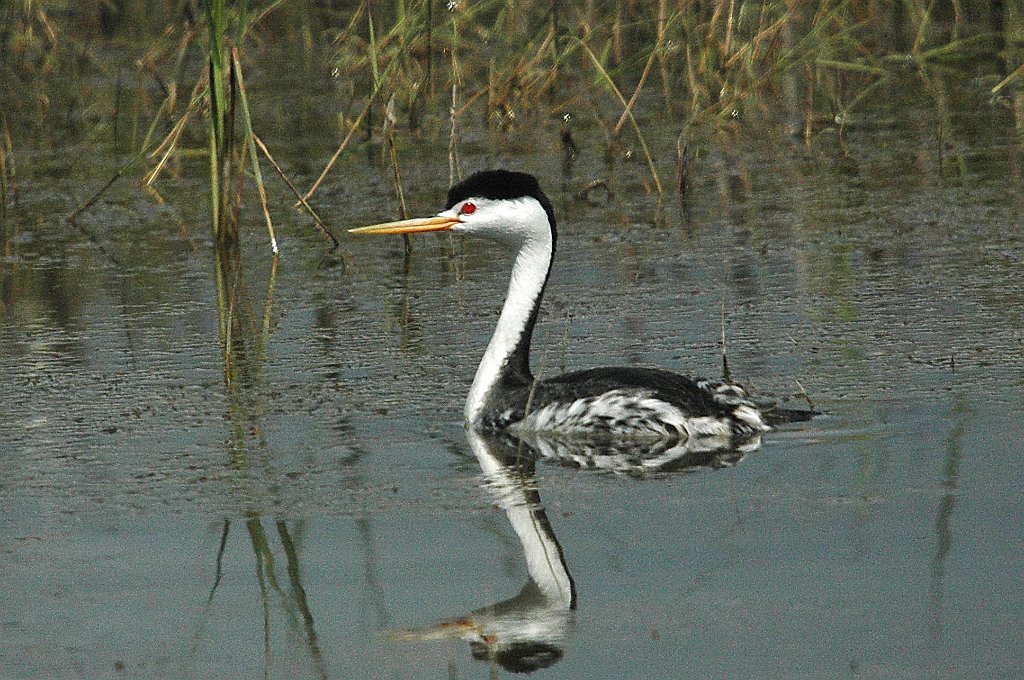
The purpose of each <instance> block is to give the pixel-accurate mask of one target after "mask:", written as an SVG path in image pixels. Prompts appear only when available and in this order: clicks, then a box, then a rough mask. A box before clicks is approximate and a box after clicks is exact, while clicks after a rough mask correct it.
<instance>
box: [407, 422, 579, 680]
mask: <svg viewBox="0 0 1024 680" xmlns="http://www.w3.org/2000/svg"><path fill="white" fill-rule="evenodd" d="M467 436H468V439H469V445H470V448H471V449H472V450H473V453H474V454H475V455H476V458H477V461H478V462H479V463H480V468H481V470H482V471H483V480H484V483H483V485H484V487H485V488H486V489H487V490H488V491H489V492H490V493H491V495H492V497H493V498H494V502H495V504H496V505H497V506H498V507H500V508H501V509H502V510H504V511H505V514H506V515H507V516H508V519H509V522H510V523H511V524H512V529H513V530H514V531H515V532H516V535H517V536H518V537H519V540H520V542H521V543H522V546H523V555H524V556H525V558H526V568H527V571H528V572H529V574H530V578H529V580H528V581H527V583H526V585H525V586H523V589H522V590H521V591H519V594H518V595H516V596H515V597H512V598H509V599H507V600H502V601H500V602H496V603H494V604H492V605H489V606H487V607H482V608H480V609H477V610H476V611H474V612H472V613H471V614H469V615H467V616H464V617H461V618H458V619H453V620H449V621H443V622H441V623H439V624H437V625H435V626H430V627H428V628H420V629H415V630H407V631H401V632H398V633H394V634H392V636H391V637H392V638H394V639H406V640H412V639H416V640H427V639H442V638H460V639H463V640H466V641H467V642H469V643H470V648H471V650H472V653H473V656H474V657H475V658H477V659H480V660H483V661H488V662H491V663H496V664H498V665H500V666H501V667H503V668H505V669H506V670H509V671H513V672H520V673H521V672H530V671H533V670H537V669H540V668H545V667H547V666H550V665H552V664H554V663H556V662H557V661H558V660H560V659H561V658H562V656H563V654H564V653H565V652H564V650H565V646H566V644H567V643H568V640H569V638H570V637H571V635H572V632H573V630H574V628H575V610H576V586H575V584H574V583H573V580H572V576H571V575H570V574H569V569H568V566H567V565H566V562H565V557H564V555H563V553H562V546H561V545H559V543H558V539H557V538H556V537H555V533H554V531H553V530H552V528H551V524H550V522H548V518H547V515H546V513H545V512H544V506H543V505H542V504H541V500H540V495H539V494H538V493H537V488H536V485H535V484H534V475H533V470H534V462H533V461H534V456H535V454H534V453H533V452H525V453H524V452H523V451H521V450H519V449H518V448H517V447H516V446H513V445H512V443H511V442H510V441H500V440H497V439H492V438H489V437H485V436H484V435H481V434H480V433H477V432H473V431H469V432H468V433H467Z"/></svg>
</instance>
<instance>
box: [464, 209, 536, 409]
mask: <svg viewBox="0 0 1024 680" xmlns="http://www.w3.org/2000/svg"><path fill="white" fill-rule="evenodd" d="M553 250H554V248H553V243H552V240H551V232H550V231H549V230H548V229H547V228H545V229H543V230H538V231H537V232H534V233H532V234H530V235H529V236H528V237H527V238H526V239H525V240H524V241H523V243H522V246H521V247H520V249H519V254H518V255H516V261H515V264H514V265H513V266H512V279H511V281H510V282H509V284H508V293H507V294H506V296H505V304H504V305H503V306H502V308H501V315H500V316H499V317H498V326H497V328H495V329H494V335H493V336H492V337H491V341H490V343H489V344H488V345H487V350H486V351H485V352H484V357H483V359H482V360H481V361H480V366H479V368H477V370H476V377H475V378H474V379H473V386H472V387H471V388H470V390H469V396H468V397H467V398H466V410H465V415H466V422H467V423H469V424H470V425H475V424H476V423H477V422H479V420H480V417H481V415H482V413H483V409H484V407H485V406H486V404H487V399H488V397H489V396H490V394H491V393H492V391H493V390H494V388H495V387H496V386H497V385H498V384H499V383H500V382H501V381H502V380H511V381H515V382H516V383H519V384H523V383H526V384H529V382H531V381H532V380H533V375H532V374H531V373H530V336H531V335H532V334H533V324H534V322H535V321H536V319H537V310H538V308H539V307H540V299H541V296H542V295H543V294H544V285H545V283H546V282H547V278H548V272H549V271H550V269H551V258H552V255H553V254H554V252H553Z"/></svg>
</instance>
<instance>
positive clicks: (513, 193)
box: [444, 170, 557, 240]
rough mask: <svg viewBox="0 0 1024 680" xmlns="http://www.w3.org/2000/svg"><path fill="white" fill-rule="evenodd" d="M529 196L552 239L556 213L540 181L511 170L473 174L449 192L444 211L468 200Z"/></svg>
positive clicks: (483, 171) (554, 233) (484, 171)
mask: <svg viewBox="0 0 1024 680" xmlns="http://www.w3.org/2000/svg"><path fill="white" fill-rule="evenodd" d="M524 196H530V197H532V198H535V199H537V202H538V203H540V205H541V207H542V208H544V212H546V213H547V214H548V222H550V223H551V237H552V239H553V240H554V239H555V238H556V237H557V232H556V230H555V210H554V208H553V207H551V201H549V200H548V197H547V196H546V195H545V194H544V192H543V191H542V190H541V188H540V184H539V183H538V182H537V178H536V177H534V176H533V175H528V174H526V173H525V172H513V171H511V170H482V171H480V172H476V173H473V174H472V175H470V176H469V177H467V178H466V179H464V180H462V181H461V182H459V183H458V184H456V185H455V186H453V187H452V188H451V189H449V190H448V201H447V203H445V206H444V209H445V210H448V209H449V208H451V207H452V206H453V205H455V204H456V203H460V202H462V201H465V200H466V199H467V198H489V199H491V200H495V201H500V200H508V199H513V198H523V197H524Z"/></svg>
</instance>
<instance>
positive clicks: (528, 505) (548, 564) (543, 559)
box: [468, 431, 576, 610]
mask: <svg viewBox="0 0 1024 680" xmlns="http://www.w3.org/2000/svg"><path fill="white" fill-rule="evenodd" d="M468 439H469V445H470V447H471V448H472V449H473V453H474V454H476V458H477V462H479V463H480V469H481V470H482V471H483V473H484V477H485V478H486V479H487V489H488V490H489V491H490V492H491V494H492V496H493V497H494V500H495V502H496V504H497V505H498V506H499V507H500V508H501V509H502V510H504V511H505V514H507V515H508V519H509V522H511V524H512V528H513V529H514V530H515V532H516V535H517V536H518V537H519V540H520V542H522V544H523V555H524V556H525V557H526V569H527V571H528V572H529V573H530V578H531V579H532V580H533V582H534V583H535V584H536V585H537V587H538V588H539V589H540V591H541V593H543V595H544V598H545V599H546V600H547V603H548V607H550V608H552V609H563V610H568V609H572V608H574V607H575V598H576V595H575V587H574V585H573V582H572V576H570V575H569V569H568V567H567V566H566V564H565V556H564V555H563V554H562V546H561V545H559V543H558V539H557V538H556V537H555V532H554V530H553V529H552V528H551V524H550V523H549V522H548V518H547V515H546V514H545V512H544V508H543V506H542V505H541V502H540V496H539V495H538V494H537V492H536V489H535V488H534V487H533V486H532V484H533V480H532V479H524V478H523V477H522V476H520V475H522V471H521V470H519V468H517V467H516V466H509V465H506V464H505V463H503V462H501V460H499V458H498V457H497V455H496V450H495V451H492V449H491V447H490V445H489V444H488V441H487V440H486V439H484V438H483V437H482V436H481V435H479V434H478V433H476V432H473V431H470V432H469V433H468Z"/></svg>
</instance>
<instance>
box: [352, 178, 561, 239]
mask: <svg viewBox="0 0 1024 680" xmlns="http://www.w3.org/2000/svg"><path fill="white" fill-rule="evenodd" d="M349 231H350V232H352V233H354V234H413V233H419V232H427V231H451V232H453V233H456V234H467V235H471V236H479V237H482V238H486V239H490V240H493V241H499V242H501V243H506V244H509V245H512V246H514V247H522V246H523V245H525V244H527V243H531V242H537V241H546V240H547V238H548V237H549V236H550V239H551V245H552V247H554V242H555V238H556V236H555V235H556V231H555V213H554V210H553V208H552V207H551V202H550V201H549V200H548V197H547V196H546V195H544V192H543V191H542V190H541V188H540V185H539V184H538V183H537V180H536V178H534V177H533V175H528V174H526V173H522V172H512V171H509V170H484V171H482V172H478V173H475V174H473V175H470V176H469V177H467V178H466V179H465V180H463V181H462V182H460V183H458V184H456V185H455V186H453V187H452V188H451V189H450V190H449V191H448V201H447V203H446V204H445V209H444V210H443V211H442V212H439V213H438V214H437V215H434V216H433V217H418V218H414V219H409V220H399V221H397V222H386V223H384V224H374V225H372V226H369V227H359V228H357V229H350V230H349Z"/></svg>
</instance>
